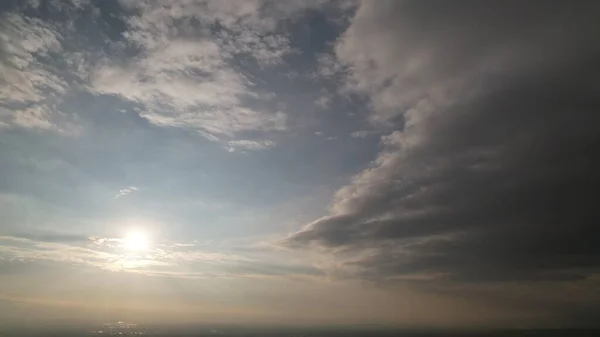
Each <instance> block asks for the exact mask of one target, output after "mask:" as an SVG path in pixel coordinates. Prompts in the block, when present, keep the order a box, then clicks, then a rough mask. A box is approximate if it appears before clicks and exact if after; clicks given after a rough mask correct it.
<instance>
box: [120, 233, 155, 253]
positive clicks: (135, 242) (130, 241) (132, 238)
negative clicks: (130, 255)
mask: <svg viewBox="0 0 600 337" xmlns="http://www.w3.org/2000/svg"><path fill="white" fill-rule="evenodd" d="M123 247H125V249H127V250H131V251H141V250H147V249H148V248H149V247H150V240H149V238H148V235H147V234H146V233H144V232H141V231H135V232H130V233H129V234H127V235H126V236H125V238H123Z"/></svg>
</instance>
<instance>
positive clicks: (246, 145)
mask: <svg viewBox="0 0 600 337" xmlns="http://www.w3.org/2000/svg"><path fill="white" fill-rule="evenodd" d="M227 145H228V146H229V148H228V150H229V152H235V151H238V150H262V149H267V148H270V147H273V146H275V142H272V141H270V140H246V139H243V140H232V141H230V142H228V143H227Z"/></svg>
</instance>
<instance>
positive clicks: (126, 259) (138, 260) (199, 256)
mask: <svg viewBox="0 0 600 337" xmlns="http://www.w3.org/2000/svg"><path fill="white" fill-rule="evenodd" d="M0 243H1V244H2V246H1V247H0V258H2V259H4V260H8V261H23V262H25V261H52V262H57V263H70V264H73V263H74V264H81V265H87V266H90V267H94V268H100V269H104V270H108V271H122V272H133V273H140V274H144V275H155V276H170V277H184V278H205V277H227V278H246V277H280V276H281V277H285V276H293V275H296V276H302V275H305V276H318V275H321V274H322V272H321V271H319V270H318V269H316V268H315V267H312V266H310V265H289V264H288V263H283V262H273V261H263V260H262V259H260V258H256V257H255V258H252V257H248V256H242V255H237V254H231V253H223V252H214V251H212V252H211V251H207V250H206V247H205V246H203V245H197V244H195V243H189V244H188V243H156V244H154V245H153V246H152V247H150V249H148V250H147V251H137V252H135V251H129V250H127V248H126V243H125V242H124V240H123V239H122V238H109V237H94V236H90V237H73V236H64V235H51V236H47V235H46V236H40V237H25V236H0Z"/></svg>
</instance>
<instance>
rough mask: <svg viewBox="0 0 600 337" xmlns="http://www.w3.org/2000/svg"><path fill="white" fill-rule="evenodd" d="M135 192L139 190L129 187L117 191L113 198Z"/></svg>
mask: <svg viewBox="0 0 600 337" xmlns="http://www.w3.org/2000/svg"><path fill="white" fill-rule="evenodd" d="M137 191H139V189H138V188H137V187H135V186H129V187H126V188H123V189H121V190H119V193H117V195H115V198H120V197H124V196H126V195H129V194H131V193H133V192H137Z"/></svg>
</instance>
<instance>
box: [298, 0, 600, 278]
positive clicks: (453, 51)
mask: <svg viewBox="0 0 600 337" xmlns="http://www.w3.org/2000/svg"><path fill="white" fill-rule="evenodd" d="M597 11H598V7H597V5H596V4H594V3H591V2H578V3H577V4H573V6H571V5H567V4H566V3H563V4H549V3H545V2H544V3H542V2H535V1H534V2H529V3H527V4H523V3H522V2H514V1H505V2H502V3H499V4H493V5H491V4H487V3H486V4H483V3H480V2H469V1H467V2H461V3H460V4H457V3H447V2H433V3H431V2H427V3H424V2H419V1H404V2H396V1H377V2H369V1H365V2H361V3H360V4H359V6H358V8H357V12H356V15H355V17H354V18H353V19H352V21H351V23H350V26H349V27H348V29H347V30H346V31H345V33H344V34H343V35H342V36H341V37H340V38H339V40H338V41H337V44H336V46H335V56H336V57H337V62H339V64H340V65H343V66H345V67H346V68H347V71H345V73H344V74H342V75H343V76H345V78H346V90H350V91H352V92H356V93H358V94H362V95H365V96H366V97H368V99H369V101H370V104H371V106H372V108H373V113H372V115H371V117H370V118H371V121H372V122H373V123H375V124H378V125H381V124H390V123H392V124H395V125H401V127H400V129H399V130H398V131H394V132H393V133H391V134H389V135H387V136H384V137H383V138H382V144H383V147H384V149H383V150H382V152H381V153H380V154H379V155H378V156H377V158H376V159H375V160H374V162H373V164H372V165H371V167H370V168H368V169H366V170H364V171H363V172H361V173H360V174H358V175H357V176H355V177H354V178H353V179H352V182H351V183H350V184H349V185H347V186H345V187H343V188H341V189H340V190H338V191H337V193H336V195H335V198H334V200H333V202H332V205H331V210H330V215H328V216H326V217H323V218H321V219H318V220H316V221H314V222H312V223H310V224H308V225H306V227H305V228H304V229H302V230H301V231H299V232H297V233H295V234H294V235H292V236H291V237H289V238H288V239H287V244H288V245H290V246H298V245H305V244H311V243H314V244H317V245H319V246H322V247H326V248H327V249H329V250H331V251H337V252H338V253H337V254H339V256H340V257H341V258H342V259H343V260H344V265H345V267H347V268H349V269H350V270H354V271H355V272H356V273H358V274H359V275H362V276H363V277H367V278H370V279H389V278H406V277H409V276H411V275H412V276H417V275H421V276H426V277H429V278H433V279H442V280H452V281H456V280H461V281H470V282H473V281H475V282H480V281H483V282H491V281H494V282H497V281H524V280H525V281H531V280H574V279H582V278H586V277H589V276H590V275H593V274H595V273H597V272H598V268H599V267H600V264H599V263H598V261H600V250H599V249H598V246H597V245H595V244H594V239H593V238H594V237H597V236H598V235H599V234H600V233H599V232H598V229H597V226H596V224H597V223H598V220H600V219H599V217H598V213H597V212H596V210H595V208H596V207H595V202H594V199H595V198H594V195H595V194H596V193H597V191H598V189H599V188H600V175H599V173H598V172H600V171H599V169H600V161H599V160H598V158H597V156H596V155H595V153H598V152H599V151H600V136H599V135H600V128H599V127H598V126H599V125H600V124H599V123H598V122H599V121H600V119H599V115H598V110H599V108H600V100H599V99H598V97H600V96H599V95H598V94H599V89H598V86H597V85H595V84H594V82H595V78H596V77H597V75H598V68H597V66H596V65H595V61H594V59H595V58H596V57H597V56H598V55H599V52H600V49H599V48H598V47H599V45H598V43H597V42H595V41H594V40H595V37H594V36H595V32H596V31H597V29H594V28H596V27H597V23H596V22H595V19H594V18H593V17H594V15H593V14H591V13H594V12H597ZM339 68H341V67H339ZM349 256H350V257H349Z"/></svg>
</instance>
